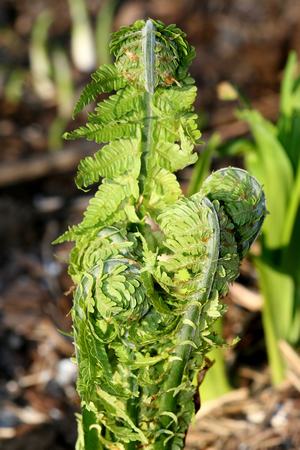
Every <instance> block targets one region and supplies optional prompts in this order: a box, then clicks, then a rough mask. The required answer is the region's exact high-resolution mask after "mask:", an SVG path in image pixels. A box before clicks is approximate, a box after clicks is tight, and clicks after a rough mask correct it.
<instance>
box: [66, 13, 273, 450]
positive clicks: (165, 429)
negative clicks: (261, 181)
mask: <svg viewBox="0 0 300 450" xmlns="http://www.w3.org/2000/svg"><path fill="white" fill-rule="evenodd" d="M111 51H112V53H113V54H114V56H115V63H114V64H113V65H104V66H102V67H101V68H100V69H98V70H97V71H96V72H95V73H94V74H93V75H92V81H91V83H90V84H89V85H88V86H87V87H86V88H85V89H84V91H83V93H82V94H81V96H80V98H79V101H78V104H77V105H76V107H75V110H74V113H75V114H76V113H78V112H79V111H80V110H81V109H82V108H83V107H84V106H85V105H86V104H88V103H89V102H90V101H92V100H95V99H96V98H97V95H98V94H100V93H103V92H110V91H112V90H113V91H114V93H113V94H111V95H110V96H109V97H108V98H107V99H106V100H103V101H100V102H99V103H98V104H97V106H96V108H95V112H93V113H90V114H89V116H88V122H87V125H86V126H83V127H80V128H78V129H77V130H74V131H72V132H70V133H67V134H66V138H79V137H85V138H86V139H90V140H94V141H96V142H98V143H106V145H104V146H103V147H102V148H101V149H100V150H99V151H97V152H96V153H95V155H94V156H93V157H87V158H85V159H84V160H83V161H81V163H80V164H79V167H78V172H77V176H76V183H77V185H78V187H79V188H82V189H86V188H88V187H89V186H90V185H91V184H93V183H98V182H99V181H100V180H102V182H101V184H100V186H99V188H98V191H97V193H96V195H95V196H94V197H93V198H92V199H91V200H90V203H89V205H88V207H87V210H86V211H85V213H84V218H83V220H82V222H81V223H80V224H78V225H75V226H73V227H71V228H70V229H69V230H68V231H67V232H66V233H65V234H64V235H63V236H62V237H60V238H59V239H58V240H57V242H62V241H64V240H73V241H75V245H74V248H73V250H72V253H71V256H70V266H69V273H70V275H71V276H72V278H73V280H74V282H75V283H76V286H77V287H76V291H75V295H74V307H73V310H72V316H73V328H74V342H75V348H76V359H77V363H78V367H79V376H78V383H77V387H78V391H79V394H80V397H81V402H82V416H81V418H79V419H78V421H79V434H80V435H79V438H78V443H77V450H91V449H93V450H98V449H114V450H124V449H128V450H131V449H138V448H149V449H156V450H160V449H167V448H170V449H173V450H175V449H178V450H179V449H181V448H182V447H183V442H184V436H185V433H186V430H187V427H188V424H189V422H190V420H191V417H192V415H193V412H194V405H193V396H194V393H195V390H196V388H197V381H196V378H197V373H198V372H199V370H200V369H201V367H202V365H203V361H204V356H205V354H206V352H207V351H209V350H210V348H211V347H213V346H214V345H218V343H219V341H218V338H217V337H216V336H215V335H214V333H213V332H212V331H211V326H212V324H213V322H214V321H215V320H216V319H217V318H218V317H219V316H220V315H221V314H222V313H223V311H224V307H223V305H222V304H221V302H220V301H219V297H220V296H221V295H224V294H225V293H226V292H227V289H228V283H230V282H231V281H233V280H234V279H235V278H236V277H237V275H238V271H239V263H240V260H241V258H242V257H243V256H244V255H245V253H246V251H247V250H248V248H249V246H250V245H251V242H252V241H253V239H254V238H255V237H256V235H257V233H258V232H259V230H260V227H261V224H262V221H263V219H264V215H265V203H264V195H263V193H262V190H261V188H260V186H259V185H258V183H257V182H256V180H254V179H253V178H252V177H250V175H248V174H247V173H246V172H244V171H242V170H240V169H234V168H229V169H223V170H221V171H218V172H215V173H214V174H212V175H211V176H210V177H209V178H208V179H207V180H206V181H205V183H204V185H203V188H202V190H201V191H200V192H199V193H197V194H195V195H193V196H192V197H190V198H184V197H183V195H182V193H181V189H180V186H179V183H178V182H177V180H176V177H175V175H174V172H175V171H177V170H179V169H182V168H184V167H185V166H187V165H189V164H192V163H193V162H195V160H196V159H197V156H196V155H195V154H194V153H193V146H194V143H195V142H196V141H197V139H198V138H199V137H200V132H199V130H198V129H197V125H196V119H197V116H196V115H195V113H194V110H193V103H194V99H195V96H196V88H195V86H194V84H193V83H194V82H193V80H192V78H191V77H190V76H189V74H188V66H189V63H190V62H191V59H192V58H193V56H194V50H193V48H192V47H191V46H190V45H189V44H188V43H187V41H186V40H185V35H184V33H183V32H182V31H181V30H179V29H178V28H177V27H175V26H174V25H169V26H165V25H164V24H162V23H161V22H158V21H154V20H148V21H147V22H144V21H138V22H136V23H135V24H133V25H132V26H131V27H123V28H121V30H120V31H119V32H117V33H115V34H114V35H113V38H112V41H111Z"/></svg>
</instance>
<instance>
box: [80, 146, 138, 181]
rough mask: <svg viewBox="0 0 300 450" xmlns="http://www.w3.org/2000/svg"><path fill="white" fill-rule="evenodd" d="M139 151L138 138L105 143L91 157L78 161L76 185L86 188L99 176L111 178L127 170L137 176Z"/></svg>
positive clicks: (98, 178)
mask: <svg viewBox="0 0 300 450" xmlns="http://www.w3.org/2000/svg"><path fill="white" fill-rule="evenodd" d="M139 152H140V140H139V139H131V140H129V139H127V140H126V139H120V140H118V141H114V142H112V143H111V144H108V145H106V146H105V147H103V148H102V149H101V150H99V151H98V152H97V153H95V155H94V156H93V157H91V156H88V157H86V158H85V159H83V160H82V161H81V162H80V164H79V166H78V171H77V175H76V178H75V182H76V185H77V186H78V187H79V188H86V187H88V186H90V185H91V184H93V183H96V182H97V181H99V180H100V178H101V177H102V178H104V177H105V178H109V179H112V178H114V177H118V176H119V175H123V174H124V173H125V172H128V171H129V170H130V171H131V172H132V173H133V174H134V176H135V177H137V176H138V174H139V169H140V159H139Z"/></svg>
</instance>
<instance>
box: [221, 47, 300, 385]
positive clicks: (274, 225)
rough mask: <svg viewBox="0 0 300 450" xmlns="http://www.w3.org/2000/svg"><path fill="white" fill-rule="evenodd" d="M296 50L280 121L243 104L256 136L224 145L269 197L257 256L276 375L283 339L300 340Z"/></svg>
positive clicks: (275, 376)
mask: <svg viewBox="0 0 300 450" xmlns="http://www.w3.org/2000/svg"><path fill="white" fill-rule="evenodd" d="M297 69H298V63H297V57H296V54H295V52H291V54H290V56H289V58H288V62H287V65H286V68H285V72H284V76H283V81H282V85H281V94H280V111H279V118H278V121H277V123H276V124H275V125H274V124H272V123H271V122H269V121H268V120H266V119H265V118H264V117H263V116H262V115H261V114H260V113H259V112H258V111H256V110H254V109H251V108H242V109H240V110H239V111H238V113H237V115H238V117H239V118H240V119H242V120H245V121H247V123H248V124H249V127H250V130H251V133H252V139H251V140H250V139H244V138H242V139H237V140H234V141H232V142H229V143H226V144H224V145H223V146H221V147H220V152H221V153H222V152H223V153H226V154H231V155H234V154H243V155H244V157H245V165H246V168H247V169H248V170H249V172H250V173H252V174H254V175H255V176H256V177H257V179H258V180H259V181H260V182H261V183H262V184H263V186H264V189H265V192H266V197H267V199H268V210H269V212H270V214H269V215H268V216H267V218H266V221H265V223H264V227H263V235H262V240H261V244H262V245H261V254H260V255H259V256H256V257H255V258H254V262H255V266H256V268H257V271H258V275H259V282H260V287H261V290H262V294H263V297H264V306H263V325H264V331H265V337H266V345H267V351H268V356H269V362H270V368H271V375H272V380H273V382H274V383H278V382H280V381H281V380H282V379H283V378H284V375H285V367H284V362H283V359H282V356H281V353H280V348H279V344H280V340H286V341H288V342H289V343H290V344H292V345H297V344H299V341H300V258H299V250H300V212H299V205H300V78H299V77H297Z"/></svg>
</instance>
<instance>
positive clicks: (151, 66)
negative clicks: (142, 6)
mask: <svg viewBox="0 0 300 450" xmlns="http://www.w3.org/2000/svg"><path fill="white" fill-rule="evenodd" d="M142 38H143V42H142V53H143V62H144V83H145V84H144V86H145V91H146V92H145V95H144V110H145V118H144V126H143V131H142V155H141V172H140V177H139V186H140V193H141V194H142V193H143V191H144V184H145V180H146V178H147V165H148V164H147V163H148V159H149V154H150V152H151V146H152V129H153V119H152V108H151V103H152V97H153V93H154V84H155V27H154V24H153V22H152V20H150V19H149V20H147V22H146V24H145V26H144V28H143V29H142Z"/></svg>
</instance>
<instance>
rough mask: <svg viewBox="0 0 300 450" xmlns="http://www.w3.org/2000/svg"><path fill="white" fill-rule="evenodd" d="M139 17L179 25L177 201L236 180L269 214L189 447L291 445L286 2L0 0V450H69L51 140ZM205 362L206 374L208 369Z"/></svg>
mask: <svg viewBox="0 0 300 450" xmlns="http://www.w3.org/2000/svg"><path fill="white" fill-rule="evenodd" d="M146 17H153V18H157V19H160V20H162V21H164V22H165V23H167V24H169V23H176V24H177V25H178V26H179V27H180V28H182V29H183V30H184V31H185V32H186V34H187V36H188V39H189V41H190V42H191V44H192V45H194V46H195V47H196V51H197V57H196V59H195V60H194V62H193V64H192V67H191V74H192V76H193V77H194V78H195V80H196V84H197V86H198V88H199V90H198V99H197V104H196V110H197V112H198V114H199V126H200V128H201V131H202V132H203V145H200V146H199V147H198V148H197V149H196V150H197V151H198V152H199V155H200V158H199V162H198V163H197V164H196V166H195V167H194V168H193V167H189V168H187V169H186V170H184V171H182V172H180V173H179V174H178V176H179V179H180V181H181V183H182V187H183V189H184V191H185V192H186V193H192V192H194V191H195V190H197V189H198V188H199V186H200V185H201V182H202V179H203V177H204V176H206V174H207V173H208V172H209V171H210V170H212V169H216V168H219V167H223V166H226V165H237V166H240V167H245V168H247V169H248V170H249V171H250V172H251V173H252V174H254V175H255V176H257V178H258V179H259V180H260V181H261V182H262V183H263V184H264V186H265V191H266V194H267V201H268V209H269V211H270V213H271V214H270V215H269V217H268V219H267V221H266V224H265V226H264V230H263V234H262V236H261V238H260V240H259V241H257V242H256V243H255V244H254V246H253V249H252V253H251V255H250V256H249V257H248V258H247V260H245V261H244V262H243V264H242V267H241V276H240V278H239V279H238V280H237V282H235V283H234V284H233V285H232V287H231V289H230V293H229V295H228V296H227V298H226V299H225V302H226V303H227V304H228V305H229V308H228V313H227V315H226V317H225V319H224V321H223V323H218V324H217V325H216V327H217V328H218V330H219V331H220V332H221V333H222V334H223V336H224V337H225V339H226V341H227V342H228V343H229V344H230V343H231V342H232V340H233V339H234V338H235V337H236V336H240V338H241V340H240V341H239V342H238V343H237V344H235V345H234V346H230V345H229V346H228V348H226V349H224V351H223V350H222V351H219V352H216V353H215V354H213V355H210V360H211V361H215V364H214V365H213V367H212V368H210V369H209V372H208V377H206V379H205V381H204V383H203V385H202V387H201V391H200V392H201V398H202V403H203V406H202V409H201V410H200V413H199V414H198V416H197V420H196V421H195V423H194V424H193V426H192V427H191V429H190V432H189V434H188V437H187V441H186V446H187V449H190V450H192V449H194V450H196V449H202V450H204V449H207V450H260V449H299V448H300V395H299V391H300V358H299V354H298V348H299V342H300V306H299V305H300V242H299V240H300V214H299V199H300V112H299V111H300V82H299V78H298V77H299V67H298V59H297V54H298V55H299V53H300V28H299V23H300V3H299V2H297V1H295V0H285V1H284V2H283V1H282V0H209V1H199V0H198V1H197V0H149V1H146V0H106V1H105V0H102V1H101V0H69V1H67V0H60V1H56V0H1V1H0V136H1V153H0V160H1V165H0V190H1V193H0V217H1V219H0V231H1V233H0V239H1V262H0V448H1V450H50V449H51V450H68V449H73V448H74V445H75V439H76V426H75V418H74V413H76V411H78V407H79V402H78V398H77V395H76V391H75V387H74V386H75V379H76V366H75V365H74V364H73V362H72V361H71V359H70V358H71V357H72V355H73V345H72V338H71V337H70V335H69V333H70V332H71V320H70V315H69V311H70V308H71V306H72V286H71V281H70V279H69V278H68V275H67V258H68V252H69V250H70V245H69V244H64V245H61V246H59V247H55V248H54V247H53V246H52V245H51V242H52V241H53V240H54V239H55V238H56V237H57V236H58V235H59V234H61V233H62V232H63V231H64V230H65V229H66V227H67V225H69V224H72V223H76V222H78V221H79V220H80V217H81V214H82V212H83V210H84V209H85V207H86V205H87V203H88V200H89V197H90V195H91V194H84V193H82V192H80V191H78V190H77V189H76V187H75V184H74V181H73V179H74V174H75V171H76V166H77V164H78V162H79V160H80V159H81V158H82V157H83V156H86V155H88V154H91V153H92V152H93V151H94V150H95V149H96V148H97V146H96V144H91V143H87V142H83V141H82V142H71V143H70V142H68V143H66V142H64V141H63V140H62V138H61V135H62V133H63V132H64V131H65V130H66V129H70V128H74V127H76V126H77V125H79V124H81V123H84V121H85V113H82V114H81V115H79V116H78V118H76V121H75V122H71V114H72V109H73V106H74V103H75V101H76V99H77V98H78V95H79V92H80V90H81V89H82V87H83V86H84V85H85V83H87V82H88V80H89V74H90V73H91V71H93V70H94V69H95V68H96V67H98V65H99V64H102V63H108V62H111V59H110V55H109V53H108V42H109V37H110V33H111V31H114V30H116V29H118V28H119V27H120V26H122V25H128V24H131V23H132V22H134V21H135V20H137V19H140V18H146ZM207 365H208V366H209V365H210V363H209V362H207Z"/></svg>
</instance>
